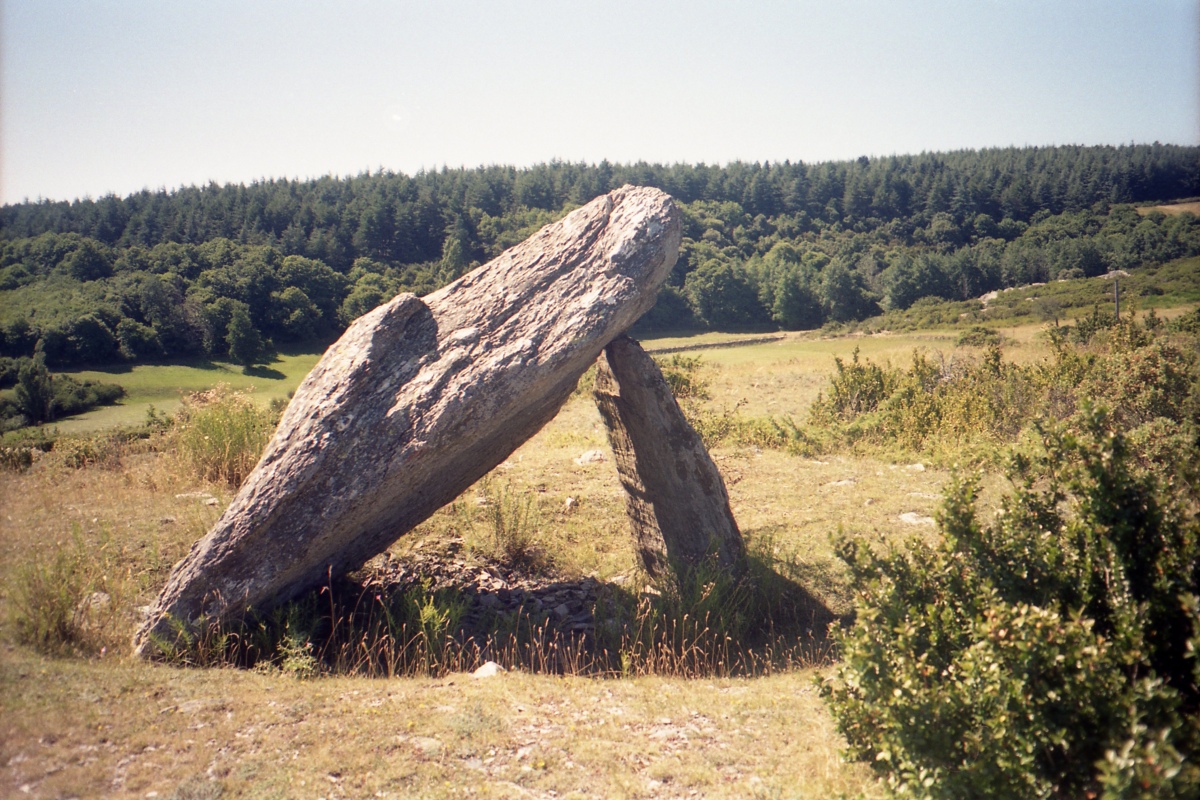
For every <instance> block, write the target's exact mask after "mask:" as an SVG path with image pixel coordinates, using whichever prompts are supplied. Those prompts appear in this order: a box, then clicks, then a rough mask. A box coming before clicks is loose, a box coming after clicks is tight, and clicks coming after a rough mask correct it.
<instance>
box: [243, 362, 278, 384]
mask: <svg viewBox="0 0 1200 800" xmlns="http://www.w3.org/2000/svg"><path fill="white" fill-rule="evenodd" d="M242 374H243V375H249V376H250V377H251V378H262V379H263V380H272V381H281V380H283V379H284V378H286V377H287V375H284V374H283V373H282V372H280V371H279V370H277V369H272V368H271V367H264V366H261V365H258V366H253V367H243V368H242Z"/></svg>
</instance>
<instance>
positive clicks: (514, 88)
mask: <svg viewBox="0 0 1200 800" xmlns="http://www.w3.org/2000/svg"><path fill="white" fill-rule="evenodd" d="M0 2H2V3H3V5H2V6H0V8H2V12H0V13H2V16H0V23H2V27H0V59H2V66H3V72H2V73H0V92H2V94H0V108H2V112H3V113H2V116H0V159H2V160H0V200H2V201H3V202H18V201H20V200H22V199H24V198H30V199H35V198H38V197H46V198H51V199H71V198H75V197H80V196H83V195H91V196H93V197H98V196H100V195H104V194H107V193H116V194H120V195H124V194H127V193H129V192H132V191H137V190H139V189H142V188H144V187H145V188H150V189H157V188H160V187H165V188H168V189H171V188H175V187H177V186H180V185H187V184H193V183H195V184H200V183H206V182H207V181H209V180H214V181H217V182H220V183H224V182H247V183H248V182H250V181H253V180H255V179H259V178H264V177H283V176H287V177H302V178H303V177H315V176H319V175H324V174H327V173H333V174H337V175H348V174H356V173H359V172H362V171H363V170H366V169H371V170H375V169H378V168H379V167H384V168H386V169H391V170H394V171H402V172H407V173H410V174H411V173H413V172H415V171H417V170H419V169H422V168H426V169H435V168H439V167H441V166H442V165H448V166H452V167H455V166H468V167H473V166H477V165H480V164H493V163H502V164H515V165H518V166H520V165H527V164H532V163H536V162H540V161H549V160H551V159H556V158H557V159H563V160H568V161H588V162H595V161H599V160H601V159H605V158H607V159H609V160H610V161H616V162H628V161H635V160H647V161H661V162H675V161H684V162H697V161H704V162H707V163H726V162H728V161H733V160H738V159H740V160H746V161H763V160H771V161H775V160H780V161H781V160H783V159H791V160H793V161H795V160H803V161H808V162H813V161H826V160H834V159H846V158H854V157H857V156H859V155H864V154H865V155H889V154H893V153H917V152H921V151H934V150H951V149H961V148H980V147H992V146H1007V145H1051V144H1124V143H1129V142H1151V141H1155V140H1158V141H1162V142H1171V143H1176V144H1198V143H1200V10H1198V9H1200V3H1197V2H1196V0H1137V1H1136V2H1135V1H1134V0H1121V1H1120V2H1107V1H1106V0H1088V1H1087V2H1083V1H1082V0H1081V1H1079V2H1076V1H1075V0H1069V1H1064V2H1055V0H1040V1H1037V2H1034V1H1033V0H1004V1H1001V0H907V1H906V0H890V1H889V2H882V1H874V2H866V1H865V0H862V1H856V0H849V1H847V2H829V0H820V1H818V2H782V1H780V2H759V3H750V2H743V3H737V2H724V3H717V2H705V1H704V0H691V1H690V2H652V0H644V1H643V2H624V0H606V1H605V2H575V3H570V2H563V0H554V1H553V2H503V1H502V0H493V1H492V2H437V3H434V2H425V3H410V2H386V3H385V2H357V1H356V0H342V1H341V2H336V3H329V2H321V3H315V2H297V1H295V0H292V1H291V2H260V1H259V0H240V1H239V2H224V1H223V0H205V1H204V2H162V0H125V1H124V2H103V1H101V0H93V1H92V2H71V1H70V0H0Z"/></svg>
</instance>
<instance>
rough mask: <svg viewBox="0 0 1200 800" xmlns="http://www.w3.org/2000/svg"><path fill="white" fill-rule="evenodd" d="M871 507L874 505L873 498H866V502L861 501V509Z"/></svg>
mask: <svg viewBox="0 0 1200 800" xmlns="http://www.w3.org/2000/svg"><path fill="white" fill-rule="evenodd" d="M873 505H875V498H874V497H868V498H867V499H866V500H864V501H863V508H866V507H867V506H873Z"/></svg>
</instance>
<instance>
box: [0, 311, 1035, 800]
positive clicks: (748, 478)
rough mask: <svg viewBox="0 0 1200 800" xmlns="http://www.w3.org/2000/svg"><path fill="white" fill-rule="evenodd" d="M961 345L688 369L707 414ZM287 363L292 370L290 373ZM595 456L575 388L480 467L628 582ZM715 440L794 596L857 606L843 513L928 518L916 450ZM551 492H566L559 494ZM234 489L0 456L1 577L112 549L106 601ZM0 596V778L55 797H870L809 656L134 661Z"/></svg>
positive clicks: (605, 472) (160, 458)
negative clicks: (553, 665) (682, 671)
mask: <svg viewBox="0 0 1200 800" xmlns="http://www.w3.org/2000/svg"><path fill="white" fill-rule="evenodd" d="M1014 333H1016V334H1018V335H1023V332H1020V331H1016V332H1014ZM726 338H729V337H726ZM735 338H736V337H735ZM1031 340H1032V339H1031ZM702 341H703V340H702ZM952 343H953V341H952V339H950V338H947V337H946V336H895V337H890V336H864V337H846V338H840V339H820V338H817V337H813V336H807V337H805V336H789V337H787V338H786V339H784V340H781V341H777V342H768V343H762V344H757V345H748V346H745V347H738V348H724V349H713V350H705V351H702V353H703V356H702V357H703V360H704V364H705V366H704V367H702V369H701V374H702V375H703V376H704V377H705V378H706V379H707V380H708V381H709V382H710V384H711V387H712V390H711V391H712V395H713V397H712V400H710V401H708V406H710V407H711V408H714V409H716V408H719V407H721V406H722V405H728V404H736V403H738V402H739V401H741V400H743V399H747V400H749V402H748V403H747V404H746V406H745V408H746V409H748V410H754V411H762V412H766V413H773V414H783V413H788V414H800V413H802V411H803V409H804V408H805V406H806V404H807V403H808V402H810V401H811V399H812V398H813V397H815V396H816V393H817V392H818V391H820V388H821V386H822V383H823V381H824V380H825V376H827V375H828V373H829V372H830V370H831V369H832V366H833V358H834V356H841V357H843V358H848V357H849V356H850V354H851V352H852V351H853V350H854V349H855V348H856V347H857V348H860V349H861V350H862V352H863V353H867V354H870V355H871V356H872V357H878V358H894V359H897V360H906V359H907V358H908V352H909V351H910V350H911V348H912V347H914V346H919V347H926V348H938V347H940V348H949V346H950V345H952ZM649 344H653V345H657V346H665V343H664V342H662V341H657V342H654V343H649ZM676 344H678V343H676ZM304 358H305V357H303V356H294V357H292V360H291V361H289V362H287V364H288V365H289V366H288V370H289V371H290V369H291V368H292V367H295V368H296V372H299V371H300V368H299V366H298V365H300V364H302V363H304ZM308 358H310V359H313V358H315V355H314V356H308ZM273 366H274V367H275V368H279V364H278V362H277V364H276V365H273ZM280 372H285V375H287V379H286V380H287V381H293V383H292V385H294V382H295V381H298V380H299V375H298V374H288V373H287V371H285V370H284V369H282V368H280ZM128 375H136V376H138V377H139V379H140V380H142V383H141V386H142V388H141V389H140V390H139V391H138V392H137V393H134V392H133V391H131V397H132V398H133V399H140V400H142V401H144V402H146V403H149V402H151V398H153V399H154V400H155V401H156V405H157V404H158V403H160V402H163V398H168V397H170V396H171V395H172V393H177V392H178V391H179V390H180V388H182V387H181V386H179V385H178V384H177V385H176V386H174V387H172V386H170V383H169V382H170V380H171V379H172V377H171V376H174V378H175V379H177V380H180V383H182V384H183V385H185V386H187V387H188V388H201V386H202V379H203V378H204V377H208V378H209V379H210V380H211V379H213V378H217V379H222V380H223V379H225V378H227V377H228V378H234V379H237V378H240V377H241V376H240V375H238V374H236V373H232V374H231V372H229V371H225V370H220V369H210V370H204V369H196V368H190V369H186V370H185V369H183V368H178V367H149V368H143V369H141V370H135V371H133V372H130V373H127V376H128ZM230 382H231V383H232V382H233V381H230ZM242 382H243V385H244V383H250V382H252V381H251V380H246V379H243V381H242ZM255 383H256V387H261V386H262V384H261V383H260V382H255ZM287 385H288V384H287V383H286V381H285V380H283V379H277V383H276V384H274V385H273V388H272V389H270V390H269V391H273V392H276V393H278V394H283V393H285V391H286V389H285V388H284V387H285V386H287ZM258 391H259V392H261V391H263V389H262V388H259V389H258ZM256 393H257V392H256ZM164 405H165V403H164ZM160 407H162V406H160ZM143 413H144V412H143ZM592 449H600V450H602V451H604V452H607V450H608V447H607V442H606V438H605V434H604V431H603V428H602V425H601V422H600V418H599V414H598V413H597V411H596V410H595V406H594V404H593V403H592V402H591V400H590V398H589V397H587V396H586V395H583V394H580V395H577V396H576V397H574V398H572V400H571V401H570V402H569V403H568V404H567V406H565V407H564V409H563V411H562V412H561V413H560V414H559V415H558V417H557V418H556V419H555V420H554V421H552V422H551V424H550V425H548V426H547V427H546V428H545V429H544V430H543V431H542V432H541V433H539V434H538V435H537V436H535V437H534V438H533V439H531V440H530V441H529V442H527V443H526V444H525V445H524V446H523V447H521V448H520V449H519V450H518V451H517V452H516V453H514V454H513V456H512V457H510V458H509V459H508V461H507V462H505V464H503V465H502V466H501V467H500V468H499V469H498V470H497V473H496V475H495V476H494V477H493V480H498V481H503V482H505V483H506V484H507V485H508V486H510V487H512V488H514V489H515V490H517V491H520V492H523V493H525V494H528V495H531V496H532V497H534V498H535V504H534V510H535V514H534V520H535V523H534V524H535V526H536V529H537V536H538V537H539V539H540V541H541V542H542V544H543V545H544V546H545V548H546V549H547V551H548V552H549V553H550V554H551V556H552V558H553V561H554V564H555V568H556V570H557V571H558V572H559V573H560V574H561V575H563V576H583V575H594V576H596V577H598V578H600V579H601V580H610V579H616V580H622V579H624V578H625V577H628V576H630V575H631V574H633V573H634V572H635V571H636V567H635V559H634V552H633V547H632V542H631V538H630V537H629V535H628V533H627V532H626V527H625V526H626V523H625V519H624V507H623V498H622V494H621V489H620V486H619V484H618V482H617V476H616V471H615V468H614V467H613V465H612V463H611V459H609V460H607V461H603V462H599V463H590V464H583V465H581V464H579V463H576V459H578V457H579V456H580V455H581V454H582V453H583V452H585V451H587V450H592ZM714 457H715V458H716V460H717V463H718V465H719V466H720V468H721V470H722V472H723V474H724V476H725V479H726V482H727V484H728V486H729V491H730V495H731V500H732V504H733V509H734V513H735V515H736V517H737V519H738V520H739V523H740V525H741V527H742V529H743V531H744V532H745V534H746V536H747V538H748V539H749V540H751V541H756V542H768V543H769V546H770V547H772V548H774V549H775V551H776V552H778V553H781V554H788V555H790V556H791V557H792V558H793V559H794V561H795V562H796V563H797V564H798V566H799V570H800V574H801V575H802V576H803V582H804V583H805V585H806V588H808V589H809V590H810V591H812V592H813V594H814V595H816V596H817V597H818V598H819V599H820V600H821V601H823V602H824V603H825V604H826V605H827V606H828V607H830V608H831V609H833V610H835V611H845V610H846V609H848V607H849V597H848V596H847V593H846V588H845V585H844V581H843V580H842V572H841V567H840V563H839V562H837V561H836V560H835V558H834V556H833V550H832V546H831V539H830V537H831V534H833V533H834V532H835V531H836V530H837V529H838V528H839V527H842V528H843V529H845V530H846V531H847V532H850V533H855V534H859V535H863V536H871V537H880V538H882V539H896V538H901V537H904V536H908V535H919V536H931V535H935V530H936V529H935V526H934V525H933V522H932V519H931V517H932V515H933V513H934V511H935V509H936V507H937V505H938V502H939V491H940V489H941V487H942V486H943V485H944V484H945V482H946V480H947V479H948V474H947V473H946V472H944V471H941V470H936V469H933V468H931V467H929V466H927V465H924V464H917V463H886V462H882V461H873V460H869V459H858V458H850V457H840V456H829V457H825V458H822V459H820V460H815V459H803V458H799V457H796V456H791V455H788V454H786V453H784V452H781V451H775V450H766V451H763V450H759V449H757V448H732V447H731V448H718V449H717V450H715V451H714ZM473 492H474V490H472V491H469V492H468V493H467V498H466V499H467V500H470V499H471V498H472V496H473ZM567 497H573V498H575V500H576V505H575V507H574V508H573V509H570V510H569V511H568V510H567V509H566V498H567ZM229 499H230V492H229V490H227V489H225V488H223V487H221V486H217V485H211V484H203V483H199V482H197V481H195V480H194V479H192V478H189V477H188V476H187V474H186V473H185V472H184V471H183V470H182V469H180V467H179V465H178V464H177V463H176V462H175V461H173V459H172V458H171V456H170V454H165V453H140V454H139V453H130V454H126V455H125V456H123V457H122V458H121V459H120V461H119V462H110V463H109V464H108V465H107V466H97V467H90V468H86V469H69V468H67V467H65V466H63V465H61V464H56V463H55V462H54V460H53V454H51V455H50V456H47V457H46V458H44V459H43V460H42V461H40V462H39V463H38V464H37V465H35V467H34V468H33V469H32V470H30V471H28V472H26V473H23V474H17V473H0V505H2V506H3V508H4V514H3V518H2V519H0V530H2V531H3V533H2V535H0V575H2V576H3V581H2V583H3V585H4V586H5V587H11V586H13V585H14V583H15V579H16V576H17V575H19V574H20V573H21V571H22V570H23V569H28V565H29V564H30V563H31V562H33V561H34V560H36V558H37V554H38V553H45V552H47V551H49V550H51V549H53V548H61V549H64V550H71V549H72V548H74V549H76V550H78V551H81V552H85V553H87V554H88V558H89V559H91V560H93V561H94V562H95V563H97V564H100V565H103V570H104V572H105V577H106V578H107V579H108V582H107V583H106V584H105V588H106V591H107V593H108V594H109V595H111V597H112V600H111V602H113V603H114V604H119V605H120V606H121V607H123V608H127V609H131V610H132V609H136V608H137V607H138V606H141V605H144V604H146V603H148V602H149V601H150V599H151V598H152V597H153V595H154V594H155V593H156V592H157V590H158V588H159V587H160V586H161V584H162V582H163V581H164V580H165V578H166V575H167V572H168V571H169V569H170V566H171V565H172V564H173V563H174V562H175V561H176V560H177V559H179V558H180V557H182V555H183V554H184V553H185V552H186V550H187V549H188V547H190V545H191V543H192V542H193V541H194V540H195V539H196V538H198V537H199V536H200V535H202V534H203V533H204V531H206V530H207V528H208V527H209V526H210V525H211V524H212V523H213V522H214V521H215V519H216V517H217V516H218V514H219V512H220V511H221V509H222V508H223V507H224V506H225V504H226V503H227V502H228V501H229ZM454 524H455V518H454V514H453V512H452V511H450V510H446V511H443V512H439V513H438V514H437V515H435V516H434V517H433V518H431V519H430V520H429V521H428V522H427V523H425V524H424V525H422V526H421V527H420V528H418V529H417V530H416V531H414V532H413V533H412V534H410V536H408V537H405V539H404V540H402V541H401V542H400V543H399V544H398V546H397V547H398V548H399V549H404V548H405V547H409V546H413V544H412V543H414V542H420V541H421V540H422V539H435V538H437V537H438V536H440V535H442V534H443V533H445V532H446V531H447V530H448V529H450V528H452V527H453V526H454ZM0 591H3V595H2V596H0V602H3V603H4V606H5V614H4V615H3V618H4V625H5V630H4V635H3V639H4V641H5V642H6V644H5V645H4V649H3V651H0V682H2V686H3V689H2V691H0V695H2V699H0V717H3V719H4V722H3V723H0V729H2V730H3V735H2V736H0V765H6V766H4V768H3V770H2V771H0V776H2V777H0V786H3V793H17V792H20V791H21V787H22V786H26V787H28V789H29V792H30V793H31V794H32V795H33V796H43V797H53V796H65V795H69V794H71V793H73V792H74V793H79V792H82V793H84V794H87V793H89V787H91V788H92V789H94V788H95V787H100V788H99V793H101V794H111V795H116V796H134V795H137V796H139V797H145V796H147V794H148V793H149V792H158V796H160V797H167V796H171V792H173V791H177V790H178V793H177V794H176V796H180V797H183V796H215V795H204V794H186V792H188V791H194V792H201V791H215V789H214V788H213V787H215V786H220V787H222V788H223V790H224V792H225V796H277V797H313V796H326V797H334V796H345V797H357V796H370V795H373V794H374V793H375V792H379V793H380V794H381V796H394V797H452V796H484V797H486V796H492V797H519V796H528V797H552V796H558V797H564V796H575V797H688V796H704V797H749V796H762V797H808V796H833V795H837V794H839V793H843V792H844V793H847V794H850V795H857V794H860V793H861V794H865V795H866V796H875V795H877V794H879V791H878V790H877V788H876V787H875V786H874V784H873V783H872V781H871V779H870V777H869V775H868V771H867V770H866V769H865V768H864V767H862V766H861V765H856V764H844V763H842V762H841V761H840V760H839V748H840V744H839V739H838V737H837V736H836V735H835V734H834V732H833V728H832V720H831V718H830V717H829V715H828V713H827V712H826V710H825V709H824V707H823V706H822V705H821V703H820V702H819V701H818V699H817V697H816V695H815V691H814V688H813V678H814V675H815V674H816V673H817V672H818V671H820V670H821V669H823V667H821V666H820V665H819V664H814V665H813V666H812V667H810V668H806V669H799V670H794V671H791V672H787V673H785V674H781V675H775V676H771V677H765V678H757V679H739V680H684V679H671V678H663V677H657V678H645V679H622V680H602V679H581V678H571V679H565V678H558V677H552V676H537V675H528V674H507V675H501V676H497V677H495V678H491V679H487V680H477V679H473V678H471V677H470V676H469V675H458V676H451V677H449V678H446V679H441V680H433V679H396V680H366V679H351V678H321V679H317V680H311V681H301V680H297V679H295V678H292V677H288V676H287V675H284V674H279V673H278V672H276V673H274V674H259V673H246V672H229V671H226V670H216V671H212V670H208V671H206V670H182V669H177V668H170V667H164V666H155V665H148V664H143V663H138V662H135V661H133V660H131V659H130V657H129V656H128V655H127V651H128V637H129V635H130V633H131V632H132V627H133V624H134V621H133V619H132V618H131V617H129V616H125V617H121V618H119V619H118V620H116V621H114V623H113V629H112V630H111V631H108V632H107V633H106V635H108V636H109V641H110V642H111V644H110V646H109V648H108V650H106V652H105V655H104V656H103V657H100V658H93V659H91V660H80V659H72V658H62V659H53V658H46V657H42V656H37V655H35V654H33V653H32V652H31V651H28V650H26V649H24V648H23V647H18V646H15V645H13V644H11V642H12V640H13V636H12V619H11V612H12V600H11V594H10V589H8V588H5V589H3V590H0ZM181 787H182V788H181ZM189 787H190V788H189Z"/></svg>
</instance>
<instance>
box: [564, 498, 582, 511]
mask: <svg viewBox="0 0 1200 800" xmlns="http://www.w3.org/2000/svg"><path fill="white" fill-rule="evenodd" d="M578 507H579V501H578V500H576V499H575V498H574V497H568V498H567V500H566V502H565V503H563V511H564V512H566V513H567V514H570V513H571V512H572V511H574V510H575V509H576V508H578Z"/></svg>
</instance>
